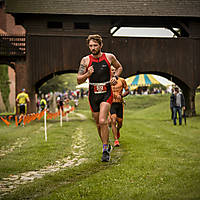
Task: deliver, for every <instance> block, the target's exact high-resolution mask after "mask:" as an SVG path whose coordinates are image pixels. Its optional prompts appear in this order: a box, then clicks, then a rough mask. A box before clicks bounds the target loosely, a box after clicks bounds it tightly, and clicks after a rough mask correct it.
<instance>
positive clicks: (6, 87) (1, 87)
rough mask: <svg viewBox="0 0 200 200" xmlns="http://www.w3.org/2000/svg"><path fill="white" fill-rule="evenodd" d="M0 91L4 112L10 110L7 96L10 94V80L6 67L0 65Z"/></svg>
mask: <svg viewBox="0 0 200 200" xmlns="http://www.w3.org/2000/svg"><path fill="white" fill-rule="evenodd" d="M0 91H1V96H2V99H3V103H4V105H5V107H6V111H9V109H10V102H9V94H10V80H9V76H8V66H7V65H0Z"/></svg>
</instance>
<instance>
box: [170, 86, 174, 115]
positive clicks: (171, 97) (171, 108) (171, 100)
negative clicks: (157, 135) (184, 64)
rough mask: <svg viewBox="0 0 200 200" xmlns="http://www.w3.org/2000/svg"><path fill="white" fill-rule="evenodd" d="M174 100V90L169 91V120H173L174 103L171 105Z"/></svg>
mask: <svg viewBox="0 0 200 200" xmlns="http://www.w3.org/2000/svg"><path fill="white" fill-rule="evenodd" d="M173 99H174V88H172V90H171V95H170V110H171V119H173V117H174V111H173V110H174V108H173V106H174V103H173V101H174V100H173Z"/></svg>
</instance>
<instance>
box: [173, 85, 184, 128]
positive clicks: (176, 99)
mask: <svg viewBox="0 0 200 200" xmlns="http://www.w3.org/2000/svg"><path fill="white" fill-rule="evenodd" d="M172 101H173V114H174V116H173V121H174V125H176V120H177V112H178V116H179V125H182V109H183V110H185V99H184V96H183V94H182V93H181V92H180V91H179V88H178V87H176V88H175V91H174V95H173V100H172Z"/></svg>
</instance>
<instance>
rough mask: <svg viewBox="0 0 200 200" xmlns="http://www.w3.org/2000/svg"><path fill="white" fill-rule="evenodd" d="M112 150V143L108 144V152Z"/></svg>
mask: <svg viewBox="0 0 200 200" xmlns="http://www.w3.org/2000/svg"><path fill="white" fill-rule="evenodd" d="M111 151H112V145H111V144H108V153H110V152H111Z"/></svg>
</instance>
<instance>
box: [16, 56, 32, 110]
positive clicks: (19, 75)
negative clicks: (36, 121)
mask: <svg viewBox="0 0 200 200" xmlns="http://www.w3.org/2000/svg"><path fill="white" fill-rule="evenodd" d="M15 72H16V73H15V74H16V96H17V94H19V92H21V90H22V88H25V89H26V92H27V93H28V95H29V98H30V103H29V104H28V107H27V108H28V109H27V111H28V113H32V112H36V98H35V93H36V92H35V88H34V86H33V85H32V81H31V75H30V73H29V70H28V68H27V64H26V60H24V59H20V60H17V61H16V63H15ZM16 108H17V107H16ZM17 110H18V109H16V111H17Z"/></svg>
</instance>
